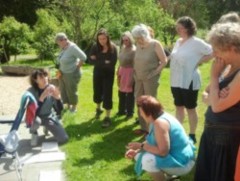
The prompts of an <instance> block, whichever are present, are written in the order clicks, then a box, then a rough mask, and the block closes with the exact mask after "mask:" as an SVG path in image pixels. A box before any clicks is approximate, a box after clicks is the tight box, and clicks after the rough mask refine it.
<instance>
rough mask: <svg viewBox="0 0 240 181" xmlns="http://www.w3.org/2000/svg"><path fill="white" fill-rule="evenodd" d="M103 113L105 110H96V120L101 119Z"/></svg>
mask: <svg viewBox="0 0 240 181" xmlns="http://www.w3.org/2000/svg"><path fill="white" fill-rule="evenodd" d="M102 113H103V110H101V109H96V114H95V118H96V119H99V118H100V115H101V114H102Z"/></svg>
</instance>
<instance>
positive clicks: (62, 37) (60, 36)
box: [55, 32, 68, 41]
mask: <svg viewBox="0 0 240 181" xmlns="http://www.w3.org/2000/svg"><path fill="white" fill-rule="evenodd" d="M58 40H68V37H67V35H66V34H65V33H62V32H60V33H57V34H56V36H55V41H58Z"/></svg>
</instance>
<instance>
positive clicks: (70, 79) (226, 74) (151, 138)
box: [29, 13, 240, 181]
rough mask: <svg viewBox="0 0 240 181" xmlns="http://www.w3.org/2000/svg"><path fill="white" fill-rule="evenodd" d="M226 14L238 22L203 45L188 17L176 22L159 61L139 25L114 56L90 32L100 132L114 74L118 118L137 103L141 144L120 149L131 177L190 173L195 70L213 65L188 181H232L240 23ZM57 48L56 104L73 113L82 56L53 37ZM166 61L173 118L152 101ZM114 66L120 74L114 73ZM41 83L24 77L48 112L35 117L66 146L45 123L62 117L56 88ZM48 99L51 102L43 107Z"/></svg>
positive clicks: (218, 27)
mask: <svg viewBox="0 0 240 181" xmlns="http://www.w3.org/2000/svg"><path fill="white" fill-rule="evenodd" d="M233 14H234V16H236V19H237V20H239V22H237V21H236V22H233V20H230V19H228V20H225V22H220V21H219V22H218V23H216V24H215V25H214V26H213V27H212V29H211V30H210V32H209V34H208V41H209V43H206V42H205V41H204V40H202V39H200V38H198V37H196V36H195V34H196V31H197V27H196V23H195V22H194V20H193V19H192V18H190V17H188V16H184V17H181V18H179V19H178V20H177V21H176V31H177V34H178V35H179V38H178V39H177V41H176V43H175V45H174V47H173V50H172V52H171V54H170V55H169V56H166V54H165V52H164V48H163V46H162V45H161V43H160V42H159V41H158V40H156V39H154V38H153V34H152V33H153V32H152V29H150V28H149V27H148V26H146V25H144V24H140V25H136V26H134V28H133V29H132V31H131V32H130V31H127V32H124V33H123V34H122V36H121V40H120V51H119V55H118V50H117V47H116V45H115V44H114V43H113V42H112V41H111V39H110V36H109V34H108V32H107V31H106V30H105V29H100V30H99V31H98V32H97V35H96V44H95V45H93V47H92V49H91V52H90V55H89V61H90V63H92V64H93V65H94V69H93V101H94V103H96V114H95V116H96V118H97V119H99V118H100V115H101V114H102V113H103V110H102V108H104V109H105V111H106V113H105V118H104V119H103V122H102V127H104V128H106V127H109V126H110V125H111V123H112V121H111V109H112V106H113V101H112V95H113V84H114V79H115V74H116V75H117V84H118V95H119V105H118V113H117V114H118V115H119V116H121V115H126V116H127V117H128V118H131V117H132V116H133V114H134V105H135V104H136V105H137V107H138V121H139V123H140V129H138V130H135V133H136V134H142V135H145V137H146V141H144V142H142V143H139V142H131V143H129V144H128V145H127V148H128V150H127V152H126V155H125V156H126V157H127V158H130V159H133V158H134V159H135V160H136V166H135V170H136V172H137V173H138V174H140V173H141V171H142V170H145V171H147V172H149V173H150V174H151V175H152V177H153V179H154V180H164V179H165V177H166V175H183V174H186V173H188V172H189V171H190V170H191V169H192V167H193V166H194V164H195V153H194V145H193V144H194V143H196V142H197V140H196V137H195V132H196V128H197V123H198V115H197V110H196V107H197V99H198V92H199V89H200V87H201V79H200V72H199V70H198V66H199V65H200V64H202V63H203V62H207V61H209V60H211V59H213V58H214V60H213V62H212V69H211V73H210V84H209V87H208V88H207V89H206V91H205V93H204V101H205V102H207V103H208V109H207V111H206V114H205V118H206V121H205V126H204V131H203V134H202V137H201V141H200V148H199V154H198V158H197V164H196V173H195V180H196V181H198V180H204V181H233V180H234V174H235V173H236V172H237V170H236V169H235V166H236V159H237V153H238V149H239V143H240V121H239V117H240V111H239V108H240V104H239V103H240V96H239V88H240V83H239V82H240V80H239V79H240V74H239V70H240V18H239V16H238V15H237V14H236V13H233ZM233 14H231V15H230V16H231V17H232V16H233ZM226 19H227V18H226ZM221 21H222V20H221ZM229 21H231V22H229ZM56 42H57V44H58V45H59V47H60V48H61V53H60V54H59V57H58V65H59V67H58V68H59V74H58V78H59V86H60V93H61V98H62V101H63V104H66V105H67V109H69V110H70V111H71V112H76V111H77V109H76V108H77V103H78V94H77V87H78V83H79V81H80V78H81V71H80V70H81V66H82V64H83V63H84V61H85V60H86V58H87V56H86V55H85V53H84V52H83V51H82V50H81V49H80V48H79V47H78V46H77V45H76V44H74V43H73V42H71V41H69V40H68V38H67V36H66V35H65V34H64V33H58V34H57V35H56ZM168 59H169V60H170V85H171V92H172V95H173V99H174V105H175V107H176V115H175V117H174V116H171V115H170V114H168V113H167V112H165V111H164V109H163V106H162V105H161V103H160V102H159V101H158V100H157V90H158V86H159V78H160V75H161V72H162V70H163V68H164V67H165V66H166V64H167V62H168ZM117 60H119V67H118V68H117V72H116V73H115V66H116V63H117ZM47 76H48V75H47V73H46V72H44V71H43V70H41V71H38V72H34V73H33V74H32V75H31V80H32V88H30V89H29V91H31V92H33V94H34V95H35V97H36V99H37V101H38V104H39V105H40V106H39V107H43V106H42V105H44V104H47V105H48V109H47V110H45V109H43V108H41V111H38V112H37V113H38V114H39V117H40V118H41V119H42V120H41V121H42V122H43V123H44V124H45V125H46V127H47V128H48V129H49V130H50V131H51V132H52V133H53V134H54V135H55V136H56V137H57V138H58V141H59V142H60V143H65V142H66V141H67V140H68V136H67V134H66V132H65V131H64V130H63V128H62V127H61V126H59V124H56V122H57V120H52V118H51V119H50V117H51V116H50V115H51V111H50V110H52V109H50V107H51V106H53V105H55V106H56V105H57V106H58V108H59V109H61V110H62V103H61V101H60V93H59V92H58V91H57V89H56V87H54V86H52V85H49V84H48V81H47ZM49 96H50V97H52V99H53V100H50V99H49V98H48V97H49ZM161 99H163V98H161ZM46 100H47V101H46ZM44 110H45V112H47V114H48V115H47V116H46V114H45V113H44V115H43V112H44ZM185 111H186V112H187V115H188V120H189V125H190V129H189V130H190V132H189V135H188V136H187V134H186V133H185V130H184V129H183V127H182V125H181V123H183V121H184V118H185ZM41 114H42V115H41ZM44 116H45V117H44ZM46 120H47V121H46ZM39 124H40V123H39ZM54 124H56V125H58V128H57V129H52V126H48V125H54ZM50 128H51V129H50ZM34 133H36V129H35V130H34ZM59 135H63V136H62V137H61V136H59ZM189 138H190V139H189Z"/></svg>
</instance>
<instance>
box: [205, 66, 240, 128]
mask: <svg viewBox="0 0 240 181" xmlns="http://www.w3.org/2000/svg"><path fill="white" fill-rule="evenodd" d="M238 72H239V70H238V71H236V72H235V73H234V74H232V75H231V76H229V77H227V78H225V79H223V80H222V82H220V83H219V88H220V89H223V88H224V87H227V86H228V84H229V83H230V82H231V81H232V80H233V78H234V77H235V75H236V74H237V73H238ZM239 96H240V95H239ZM205 118H206V123H213V124H214V123H222V124H224V123H226V124H229V123H233V124H234V123H238V124H240V102H238V103H237V104H235V105H233V106H232V107H230V108H228V109H226V110H224V111H222V112H219V113H214V112H213V111H212V108H211V106H209V107H208V109H207V111H206V113H205Z"/></svg>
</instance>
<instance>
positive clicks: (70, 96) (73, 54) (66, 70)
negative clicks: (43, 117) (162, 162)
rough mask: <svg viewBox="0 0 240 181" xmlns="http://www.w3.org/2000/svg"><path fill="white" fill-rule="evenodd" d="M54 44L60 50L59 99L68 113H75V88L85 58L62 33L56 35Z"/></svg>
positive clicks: (76, 95) (76, 98)
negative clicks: (65, 105) (67, 109)
mask: <svg viewBox="0 0 240 181" xmlns="http://www.w3.org/2000/svg"><path fill="white" fill-rule="evenodd" d="M56 42H57V44H58V45H59V47H60V48H61V52H60V54H59V57H58V64H59V71H60V76H59V87H60V91H61V97H62V100H63V103H64V104H67V107H68V108H69V109H70V111H71V112H76V106H77V103H78V94H77V88H78V83H79V81H80V78H81V69H80V68H81V66H82V65H83V62H84V61H85V60H86V59H87V56H86V54H85V53H84V52H83V51H82V50H81V49H80V48H79V47H78V46H77V45H76V44H75V43H73V42H71V41H69V40H68V38H67V36H66V35H65V34H64V33H58V34H57V35H56Z"/></svg>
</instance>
